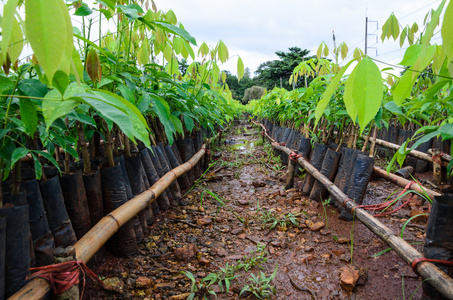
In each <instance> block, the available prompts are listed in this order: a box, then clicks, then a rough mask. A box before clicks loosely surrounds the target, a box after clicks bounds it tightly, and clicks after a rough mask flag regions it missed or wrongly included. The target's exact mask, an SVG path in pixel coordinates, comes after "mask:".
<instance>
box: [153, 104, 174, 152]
mask: <svg viewBox="0 0 453 300" xmlns="http://www.w3.org/2000/svg"><path fill="white" fill-rule="evenodd" d="M152 101H153V103H154V105H153V107H152V109H153V111H154V112H155V113H156V114H157V116H158V117H159V121H160V122H161V123H162V125H164V131H165V135H166V136H167V139H168V143H169V144H170V145H171V144H173V134H174V133H175V125H174V124H173V122H171V121H170V111H169V109H168V108H167V107H168V104H167V103H166V101H165V100H164V99H161V98H160V97H159V98H157V97H156V96H154V99H152ZM165 104H167V106H166V105H165Z"/></svg>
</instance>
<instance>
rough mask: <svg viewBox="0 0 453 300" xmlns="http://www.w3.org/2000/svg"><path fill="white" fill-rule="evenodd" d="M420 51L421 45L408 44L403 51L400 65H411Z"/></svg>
mask: <svg viewBox="0 0 453 300" xmlns="http://www.w3.org/2000/svg"><path fill="white" fill-rule="evenodd" d="M421 52H422V45H420V44H415V45H412V46H409V47H408V48H407V49H406V52H404V57H403V60H402V61H401V62H400V63H399V65H402V66H413V65H414V64H415V63H416V62H417V59H418V58H419V57H420V53H421Z"/></svg>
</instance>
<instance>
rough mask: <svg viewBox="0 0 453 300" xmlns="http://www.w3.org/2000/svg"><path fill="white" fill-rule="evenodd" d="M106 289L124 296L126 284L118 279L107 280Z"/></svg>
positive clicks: (105, 282)
mask: <svg viewBox="0 0 453 300" xmlns="http://www.w3.org/2000/svg"><path fill="white" fill-rule="evenodd" d="M103 282H104V289H106V290H109V291H115V292H117V293H120V294H122V293H123V290H124V282H123V281H122V280H121V279H119V278H118V277H111V278H106V279H104V280H103Z"/></svg>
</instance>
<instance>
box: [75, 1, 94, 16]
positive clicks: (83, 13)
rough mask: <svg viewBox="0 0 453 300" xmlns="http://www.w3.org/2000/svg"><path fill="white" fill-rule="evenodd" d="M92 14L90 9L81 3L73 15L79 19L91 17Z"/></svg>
mask: <svg viewBox="0 0 453 300" xmlns="http://www.w3.org/2000/svg"><path fill="white" fill-rule="evenodd" d="M92 13H93V11H92V10H91V8H89V7H88V5H87V4H86V3H83V4H82V6H80V7H79V8H77V10H76V11H75V13H74V15H75V16H79V17H86V16H89V15H91V14H92Z"/></svg>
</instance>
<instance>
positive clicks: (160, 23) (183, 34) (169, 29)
mask: <svg viewBox="0 0 453 300" xmlns="http://www.w3.org/2000/svg"><path fill="white" fill-rule="evenodd" d="M138 20H140V21H141V22H143V23H145V24H146V25H148V26H149V27H151V28H153V26H156V27H159V28H160V29H162V30H165V31H167V32H169V33H172V34H176V35H179V36H180V37H182V38H184V39H186V40H187V41H189V42H190V43H191V44H192V45H194V46H196V45H197V41H196V40H195V38H194V37H193V36H191V35H190V34H189V33H188V32H187V31H186V30H184V29H182V28H179V27H177V26H175V25H173V24H170V23H167V22H164V21H152V22H148V21H146V20H145V19H144V18H142V17H140V18H138Z"/></svg>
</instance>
